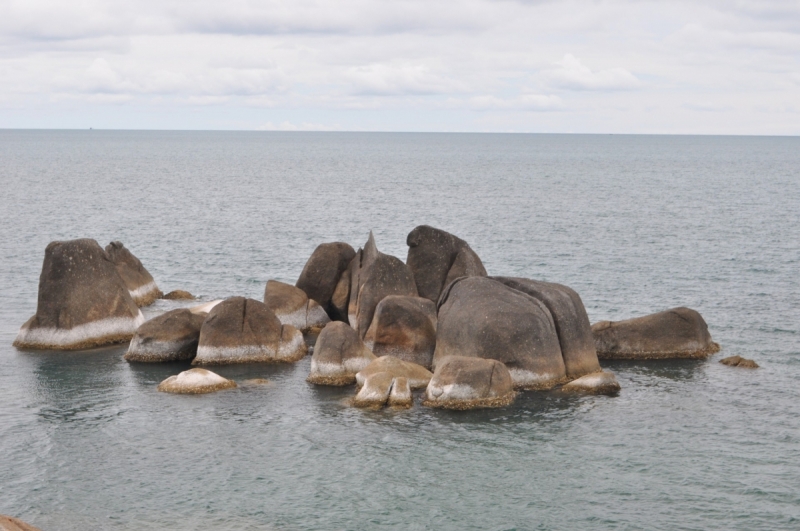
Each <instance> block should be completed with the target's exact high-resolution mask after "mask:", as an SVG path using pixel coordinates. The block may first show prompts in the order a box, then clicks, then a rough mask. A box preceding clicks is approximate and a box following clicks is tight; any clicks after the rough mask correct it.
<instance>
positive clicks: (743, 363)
mask: <svg viewBox="0 0 800 531" xmlns="http://www.w3.org/2000/svg"><path fill="white" fill-rule="evenodd" d="M719 362H720V363H722V364H723V365H729V366H731V367H743V368H745V369H758V363H756V362H755V361H753V360H749V359H747V358H743V357H741V356H730V357H728V358H723V359H721V360H719Z"/></svg>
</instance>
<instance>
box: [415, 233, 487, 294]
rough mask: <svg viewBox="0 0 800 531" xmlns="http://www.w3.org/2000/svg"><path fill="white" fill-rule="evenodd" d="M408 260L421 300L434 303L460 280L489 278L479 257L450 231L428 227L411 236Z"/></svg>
mask: <svg viewBox="0 0 800 531" xmlns="http://www.w3.org/2000/svg"><path fill="white" fill-rule="evenodd" d="M406 243H407V244H408V258H407V259H406V264H408V267H409V268H410V269H411V272H412V274H413V275H414V281H415V282H416V286H417V292H418V293H419V296H420V297H425V298H426V299H430V300H432V301H433V302H437V301H438V300H439V295H440V294H441V293H442V290H443V289H444V288H445V287H447V285H448V284H449V283H450V282H452V281H453V280H455V279H457V278H459V277H472V276H484V277H485V276H486V269H485V268H484V267H483V262H481V259H480V257H478V255H477V254H476V253H475V251H473V250H472V248H471V247H470V246H469V244H468V243H467V242H465V241H464V240H462V239H461V238H458V237H456V236H453V235H452V234H450V233H449V232H445V231H443V230H440V229H435V228H433V227H430V226H428V225H420V226H419V227H417V228H415V229H414V230H412V231H411V232H410V233H408V237H407V238H406Z"/></svg>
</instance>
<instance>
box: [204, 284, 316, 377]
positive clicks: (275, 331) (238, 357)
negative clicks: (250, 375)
mask: <svg viewBox="0 0 800 531" xmlns="http://www.w3.org/2000/svg"><path fill="white" fill-rule="evenodd" d="M307 352H308V347H307V346H306V343H305V341H304V340H303V334H302V333H301V332H300V331H299V330H297V329H296V328H295V327H293V326H291V325H282V324H281V322H280V320H279V319H278V317H277V316H276V315H275V313H274V312H273V311H272V310H270V309H269V306H267V305H266V304H264V303H263V302H260V301H257V300H253V299H245V298H244V297H231V298H229V299H226V300H224V301H222V302H221V303H219V304H217V305H216V306H214V307H213V308H212V309H211V311H210V312H209V313H208V317H206V320H205V321H204V322H203V326H202V327H201V328H200V341H199V344H198V347H197V356H196V357H195V359H194V361H193V362H192V364H193V365H216V364H227V363H251V362H275V361H280V362H294V361H298V360H300V359H302V358H303V357H304V356H305V355H306V353H307Z"/></svg>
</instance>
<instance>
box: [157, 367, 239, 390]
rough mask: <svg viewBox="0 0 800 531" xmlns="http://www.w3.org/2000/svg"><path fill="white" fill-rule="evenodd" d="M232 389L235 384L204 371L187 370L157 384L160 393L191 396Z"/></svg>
mask: <svg viewBox="0 0 800 531" xmlns="http://www.w3.org/2000/svg"><path fill="white" fill-rule="evenodd" d="M233 387H236V382H234V381H233V380H228V379H226V378H223V377H222V376H220V375H219V374H216V373H213V372H211V371H209V370H206V369H189V370H188V371H183V372H182V373H180V374H178V375H176V376H170V377H169V378H167V379H166V380H164V381H163V382H161V383H160V384H158V390H159V391H161V392H164V393H177V394H191V395H198V394H203V393H213V392H214V391H220V390H222V389H231V388H233Z"/></svg>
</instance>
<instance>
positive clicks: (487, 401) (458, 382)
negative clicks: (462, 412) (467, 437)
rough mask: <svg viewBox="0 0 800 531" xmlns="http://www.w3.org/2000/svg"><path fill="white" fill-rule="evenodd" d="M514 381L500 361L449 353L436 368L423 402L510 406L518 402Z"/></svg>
mask: <svg viewBox="0 0 800 531" xmlns="http://www.w3.org/2000/svg"><path fill="white" fill-rule="evenodd" d="M515 396H516V393H515V392H514V382H513V381H512V379H511V374H509V372H508V369H506V367H505V365H503V364H502V363H500V362H499V361H497V360H489V359H482V358H468V357H464V356H448V357H447V358H446V359H445V360H444V361H442V363H440V364H439V365H438V366H437V367H436V372H434V373H433V378H432V379H431V381H430V383H429V384H428V387H427V389H426V390H425V401H424V402H423V405H425V406H428V407H439V408H445V409H475V408H484V407H501V406H507V405H509V404H510V403H512V402H513V401H514V397H515Z"/></svg>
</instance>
